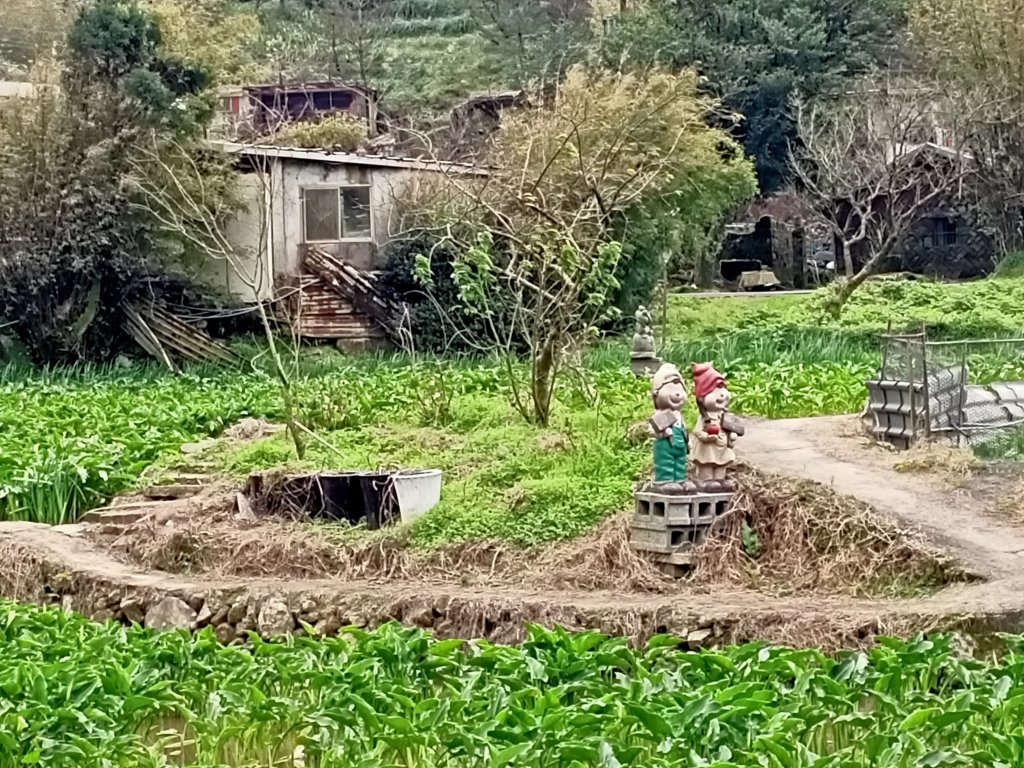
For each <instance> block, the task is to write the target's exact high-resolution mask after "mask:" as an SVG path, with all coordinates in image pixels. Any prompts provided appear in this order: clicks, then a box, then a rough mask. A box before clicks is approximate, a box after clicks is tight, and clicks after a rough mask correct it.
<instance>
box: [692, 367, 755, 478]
mask: <svg viewBox="0 0 1024 768" xmlns="http://www.w3.org/2000/svg"><path fill="white" fill-rule="evenodd" d="M693 388H694V395H695V397H696V398H697V411H698V413H699V415H698V417H697V424H696V426H695V427H694V429H693V443H692V446H691V448H692V454H693V466H694V473H695V477H694V481H695V482H696V484H697V488H698V490H701V491H703V492H705V493H721V492H722V491H734V490H736V483H735V482H734V481H733V480H732V478H730V477H728V472H729V469H730V468H731V467H732V465H733V464H734V463H735V462H736V452H735V451H734V450H733V446H735V445H736V438H738V437H742V435H743V431H744V428H743V425H742V424H741V423H740V422H739V421H738V420H737V419H736V418H735V417H734V416H733V415H732V414H731V413H729V400H730V399H731V395H730V394H729V389H728V388H727V387H726V385H725V377H724V376H722V374H720V373H719V372H718V371H716V370H715V369H714V367H713V366H712V365H711V363H694V364H693Z"/></svg>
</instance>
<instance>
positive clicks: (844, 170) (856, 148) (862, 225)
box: [792, 84, 973, 311]
mask: <svg viewBox="0 0 1024 768" xmlns="http://www.w3.org/2000/svg"><path fill="white" fill-rule="evenodd" d="M944 104H945V100H944V97H943V94H942V93H941V92H940V91H939V89H938V88H937V87H934V86H931V85H921V84H917V85H913V86H906V85H904V86H903V87H892V86H891V85H888V84H887V85H885V86H882V87H870V86H868V87H864V88H862V89H861V90H858V91H856V92H853V93H850V94H847V95H846V96H845V97H844V98H842V99H840V100H839V101H837V102H835V103H829V104H819V105H815V106H811V107H808V106H806V105H804V104H797V106H796V113H797V124H798V128H799V134H800V147H799V148H796V149H794V150H793V152H792V163H793V168H794V171H795V174H796V178H797V181H798V183H799V185H800V186H801V187H802V188H803V190H804V192H805V193H806V194H808V195H809V197H810V198H811V199H812V201H813V202H814V204H815V206H816V207H817V208H818V209H819V210H820V211H821V212H822V214H823V215H824V216H825V218H826V219H827V221H828V222H829V224H830V226H831V228H832V231H833V233H834V235H835V238H836V242H837V245H838V246H839V247H840V249H841V254H837V257H838V256H840V255H841V256H842V259H843V266H844V267H845V272H846V274H845V277H844V278H843V279H842V280H841V281H840V282H839V284H838V285H837V291H836V296H835V307H834V308H835V310H836V311H841V309H842V306H843V304H844V303H845V302H846V300H847V299H848V298H849V296H850V295H851V294H852V293H853V291H855V290H856V289H857V287H858V286H860V285H861V284H862V283H863V282H864V281H865V280H867V279H868V278H869V277H871V276H872V275H873V274H875V273H877V272H878V271H879V270H880V269H881V268H882V267H883V266H884V264H885V262H886V261H887V260H888V259H889V257H890V256H892V255H893V254H894V252H895V251H896V250H897V249H898V248H899V246H900V245H901V243H902V242H903V240H904V239H905V238H906V236H907V235H908V233H909V232H910V231H911V229H912V228H913V226H914V225H915V224H916V223H917V221H918V220H919V219H920V218H921V216H922V215H923V214H925V213H927V212H928V211H929V210H930V209H932V208H934V207H936V206H938V205H941V204H945V203H949V202H950V201H953V200H955V199H957V198H959V197H960V195H961V194H962V191H963V185H964V182H965V180H966V179H967V177H968V176H969V175H970V174H971V173H972V168H973V163H972V158H971V156H970V154H969V153H968V152H967V151H966V150H965V148H966V146H967V141H968V131H967V126H968V125H970V120H969V115H966V114H963V113H961V112H955V111H951V110H948V109H946V108H945V107H944ZM858 257H860V260H861V262H862V263H861V265H860V267H859V269H858V268H856V265H855V261H856V260H857V259H858Z"/></svg>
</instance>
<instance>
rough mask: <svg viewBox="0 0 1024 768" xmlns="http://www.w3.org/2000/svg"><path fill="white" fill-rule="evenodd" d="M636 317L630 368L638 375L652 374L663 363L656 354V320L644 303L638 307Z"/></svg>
mask: <svg viewBox="0 0 1024 768" xmlns="http://www.w3.org/2000/svg"><path fill="white" fill-rule="evenodd" d="M634 319H635V320H636V330H635V331H634V333H633V349H632V350H631V351H630V353H629V357H630V368H631V370H632V371H633V373H634V374H636V375H637V376H650V375H651V374H652V373H654V371H655V370H656V369H657V368H658V366H659V365H661V361H660V360H659V359H658V357H657V355H656V354H655V348H654V332H653V331H652V330H651V328H652V326H653V325H654V321H653V319H652V318H651V313H650V312H648V311H647V308H646V307H644V306H643V305H641V306H639V307H638V308H637V310H636V315H634Z"/></svg>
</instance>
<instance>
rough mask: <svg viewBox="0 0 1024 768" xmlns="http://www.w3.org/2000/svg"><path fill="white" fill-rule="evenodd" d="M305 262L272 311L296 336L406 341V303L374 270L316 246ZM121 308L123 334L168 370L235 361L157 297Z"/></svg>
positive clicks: (355, 345) (354, 342)
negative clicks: (386, 288)
mask: <svg viewBox="0 0 1024 768" xmlns="http://www.w3.org/2000/svg"><path fill="white" fill-rule="evenodd" d="M304 267H305V269H304V273H303V274H302V275H301V276H300V277H299V279H298V284H297V285H295V286H294V289H293V290H292V291H291V292H290V293H288V294H287V295H286V297H285V298H284V299H282V300H279V301H276V302H274V305H275V306H274V309H273V312H272V314H273V316H274V318H275V319H276V320H277V321H278V322H279V323H281V324H282V325H284V326H286V327H288V328H289V329H290V330H291V332H292V334H293V335H294V336H295V337H296V338H299V339H313V340H330V341H334V342H336V343H337V344H338V345H339V347H343V348H345V349H368V348H374V347H378V346H382V345H385V344H388V343H389V342H390V343H393V344H396V345H398V346H405V337H404V331H403V326H404V319H405V311H406V310H405V307H404V306H403V305H402V303H401V302H399V301H397V300H395V299H393V298H392V297H391V296H389V295H388V294H387V293H386V292H385V291H384V290H382V289H381V288H380V287H379V286H378V284H377V279H376V276H375V275H374V274H373V273H369V272H364V271H362V270H359V269H356V268H355V267H354V266H352V265H351V264H349V263H347V262H346V261H345V260H344V259H342V258H340V257H339V256H335V255H333V254H331V253H328V252H327V251H325V250H323V249H320V248H316V247H310V248H309V249H308V250H307V252H306V257H305V262H304ZM122 310H123V312H124V316H125V324H124V327H125V330H126V331H127V332H128V334H129V335H130V336H131V337H132V338H133V339H134V340H135V342H136V343H137V344H138V345H139V346H140V347H141V348H142V349H143V350H145V351H146V352H147V353H149V354H150V355H151V356H152V357H154V358H156V359H157V360H159V361H160V362H161V363H163V364H164V365H166V366H167V367H168V368H170V369H171V370H175V369H176V365H177V364H179V363H180V362H203V361H220V362H225V363H232V362H236V361H237V358H236V356H235V354H234V353H233V352H232V351H231V349H230V348H229V347H228V346H227V345H226V344H224V343H223V342H220V341H217V340H215V339H214V338H212V337H211V336H210V335H209V334H208V333H207V332H206V331H205V330H203V329H202V328H200V327H198V326H197V325H196V324H193V323H190V322H188V321H187V320H184V319H182V318H181V317H178V316H176V315H175V314H174V313H173V312H171V311H170V309H169V308H168V307H167V306H166V305H164V304H162V303H160V302H158V301H154V300H146V301H139V302H134V303H129V302H126V303H125V304H124V305H123V306H122Z"/></svg>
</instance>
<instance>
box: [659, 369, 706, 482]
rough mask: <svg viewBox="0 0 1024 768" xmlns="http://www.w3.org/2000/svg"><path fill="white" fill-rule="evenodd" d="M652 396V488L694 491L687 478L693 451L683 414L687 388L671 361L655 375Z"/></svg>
mask: <svg viewBox="0 0 1024 768" xmlns="http://www.w3.org/2000/svg"><path fill="white" fill-rule="evenodd" d="M651 399H652V400H653V401H654V415H653V416H651V419H650V424H651V427H652V429H653V430H654V483H653V485H652V486H651V490H653V491H657V492H658V493H667V494H682V493H692V492H693V491H694V489H695V488H694V485H693V483H690V482H687V480H686V460H687V458H688V456H689V452H690V451H689V446H688V445H687V434H686V425H684V424H683V416H682V410H683V406H684V405H685V404H686V387H685V386H684V384H683V377H682V375H681V374H680V373H679V369H678V368H676V367H675V366H674V365H672V364H671V363H665V364H664V365H662V366H661V367H660V368H659V369H658V370H657V372H656V373H655V374H654V377H653V379H652V380H651Z"/></svg>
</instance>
